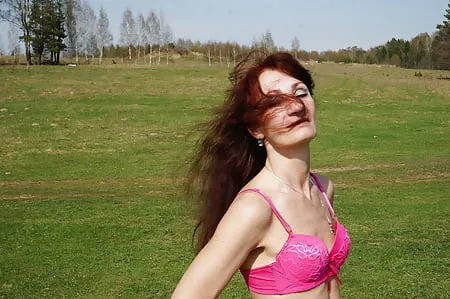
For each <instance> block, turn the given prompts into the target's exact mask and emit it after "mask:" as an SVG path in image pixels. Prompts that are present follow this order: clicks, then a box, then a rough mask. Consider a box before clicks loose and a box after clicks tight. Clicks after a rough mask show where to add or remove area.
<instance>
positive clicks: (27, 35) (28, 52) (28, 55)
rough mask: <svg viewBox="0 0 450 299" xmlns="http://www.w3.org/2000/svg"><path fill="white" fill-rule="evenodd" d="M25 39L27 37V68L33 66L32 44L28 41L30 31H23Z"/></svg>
mask: <svg viewBox="0 0 450 299" xmlns="http://www.w3.org/2000/svg"><path fill="white" fill-rule="evenodd" d="M23 34H24V37H25V56H26V57H27V66H29V65H31V43H30V41H29V40H28V39H27V37H29V36H30V35H29V33H28V30H24V31H23Z"/></svg>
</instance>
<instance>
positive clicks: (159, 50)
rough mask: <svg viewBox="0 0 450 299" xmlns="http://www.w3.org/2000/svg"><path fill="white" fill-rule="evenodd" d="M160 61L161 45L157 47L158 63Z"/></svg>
mask: <svg viewBox="0 0 450 299" xmlns="http://www.w3.org/2000/svg"><path fill="white" fill-rule="evenodd" d="M160 63H161V46H159V47H158V64H160Z"/></svg>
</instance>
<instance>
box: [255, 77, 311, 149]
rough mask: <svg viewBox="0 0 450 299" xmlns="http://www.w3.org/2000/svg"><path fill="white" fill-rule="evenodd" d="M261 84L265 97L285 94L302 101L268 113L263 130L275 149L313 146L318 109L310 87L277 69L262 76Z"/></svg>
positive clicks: (287, 104) (284, 105)
mask: <svg viewBox="0 0 450 299" xmlns="http://www.w3.org/2000/svg"><path fill="white" fill-rule="evenodd" d="M259 84H260V86H261V89H262V91H263V93H264V94H269V93H271V92H276V93H283V94H287V95H292V96H293V97H295V98H297V99H298V100H299V101H290V102H287V103H285V104H283V105H282V106H279V107H275V108H272V109H271V110H269V111H268V112H267V114H266V115H267V117H266V118H265V121H264V124H263V127H262V128H260V129H259V131H260V132H261V133H262V135H263V137H264V140H265V142H266V143H267V142H268V143H270V144H271V145H272V146H274V147H289V146H293V145H298V144H307V143H309V142H310V141H311V140H312V139H313V138H314V137H315V136H316V117H315V114H316V107H315V104H314V99H313V98H312V96H311V94H310V93H309V90H308V88H307V87H306V85H305V84H304V83H303V82H301V81H300V80H298V79H295V78H293V77H291V76H289V75H287V74H285V73H282V72H280V71H277V70H273V69H267V70H265V71H263V72H262V73H261V75H260V76H259ZM301 102H303V103H304V105H302V103H301ZM303 109H305V111H303ZM257 138H262V137H258V136H257Z"/></svg>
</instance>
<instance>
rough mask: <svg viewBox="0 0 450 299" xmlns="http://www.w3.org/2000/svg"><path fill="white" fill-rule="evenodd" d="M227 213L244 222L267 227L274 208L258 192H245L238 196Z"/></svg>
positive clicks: (241, 222)
mask: <svg viewBox="0 0 450 299" xmlns="http://www.w3.org/2000/svg"><path fill="white" fill-rule="evenodd" d="M227 214H230V216H232V218H235V219H237V220H238V221H239V223H240V224H241V225H242V224H244V225H245V224H251V225H252V226H253V225H256V226H258V227H261V228H265V227H267V226H268V225H269V224H270V222H271V220H272V210H271V208H270V206H269V204H268V203H267V202H266V201H265V200H264V198H263V197H262V196H261V195H260V194H259V193H256V192H250V191H249V192H243V193H240V194H238V195H237V196H236V198H235V200H234V201H233V203H232V204H231V206H230V208H229V210H228V212H227Z"/></svg>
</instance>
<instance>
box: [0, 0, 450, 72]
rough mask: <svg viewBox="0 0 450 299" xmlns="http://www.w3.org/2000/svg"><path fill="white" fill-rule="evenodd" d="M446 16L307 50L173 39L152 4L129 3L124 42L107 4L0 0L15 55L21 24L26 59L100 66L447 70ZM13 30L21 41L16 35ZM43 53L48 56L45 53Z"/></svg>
mask: <svg viewBox="0 0 450 299" xmlns="http://www.w3.org/2000/svg"><path fill="white" fill-rule="evenodd" d="M445 11H446V14H445V15H444V18H445V19H444V21H443V23H442V24H439V25H437V28H436V29H437V31H436V32H434V33H433V34H432V35H429V34H428V33H421V34H418V35H417V36H416V37H414V38H412V39H411V40H404V39H396V38H392V39H391V40H389V41H387V42H386V43H385V44H383V45H379V46H376V47H373V48H370V49H368V50H364V49H362V48H359V47H356V46H353V47H348V48H346V49H340V50H337V51H331V50H329V51H322V52H317V51H305V50H302V49H301V44H300V40H299V39H298V38H297V37H294V38H293V40H292V43H291V48H290V49H286V48H283V47H277V46H276V45H275V43H274V41H273V38H272V34H271V32H270V30H267V31H266V32H265V33H263V34H262V35H261V36H260V38H255V39H254V40H253V41H252V43H251V44H250V45H239V44H238V43H236V42H233V41H227V42H219V41H212V40H210V41H207V42H200V41H192V40H190V39H188V38H186V39H183V38H178V39H176V40H175V38H174V36H173V33H172V30H171V27H170V25H169V23H168V22H167V21H166V20H165V18H164V15H163V14H162V13H160V14H157V13H156V12H155V11H154V10H150V12H149V13H148V15H147V16H144V15H143V14H142V13H141V12H139V13H138V14H137V15H136V16H135V15H134V14H133V12H132V11H131V10H130V9H126V10H125V11H124V12H123V15H122V22H121V23H120V38H119V43H118V44H116V45H114V44H113V36H112V34H111V31H110V28H109V27H110V26H109V19H108V16H107V14H106V11H105V10H104V9H103V7H101V8H100V10H99V12H98V16H97V15H96V13H95V11H94V10H93V9H92V7H91V6H90V4H89V2H88V1H87V0H0V17H1V18H2V19H3V20H7V21H8V22H9V23H10V25H11V26H10V32H9V34H8V37H9V40H10V43H11V44H12V45H13V46H12V48H13V52H14V54H15V53H16V52H17V51H19V46H18V43H17V35H18V33H17V30H20V32H21V33H20V40H21V41H22V42H23V43H24V45H25V56H26V59H27V64H32V63H36V64H42V63H51V64H58V63H59V60H60V53H61V52H62V53H63V54H64V55H65V56H67V57H69V58H71V59H74V60H75V62H76V63H79V62H80V59H82V58H81V57H83V58H84V62H85V63H93V61H94V60H95V58H96V57H97V58H98V59H97V63H99V64H101V63H102V59H103V58H105V57H108V58H113V59H117V58H119V59H121V60H122V61H125V60H127V61H128V62H134V63H148V64H152V63H160V62H161V59H162V57H164V56H165V63H167V64H168V63H169V60H170V57H174V56H175V55H178V56H186V55H190V56H197V57H200V58H201V59H205V60H207V61H208V64H209V65H212V64H213V63H219V64H227V65H228V66H229V65H231V64H233V65H234V64H236V60H237V59H239V58H240V57H242V56H244V55H247V53H249V52H250V51H252V50H255V49H262V50H264V51H266V52H273V51H278V50H282V51H290V52H291V53H292V54H293V55H295V57H296V58H298V59H300V60H304V61H307V60H314V61H319V62H321V61H333V62H337V63H364V64H390V65H396V66H399V67H405V68H417V69H419V68H422V69H447V70H448V69H450V3H449V4H448V9H446V10H445ZM14 36H16V40H15V41H14ZM43 57H45V59H44V58H43Z"/></svg>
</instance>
